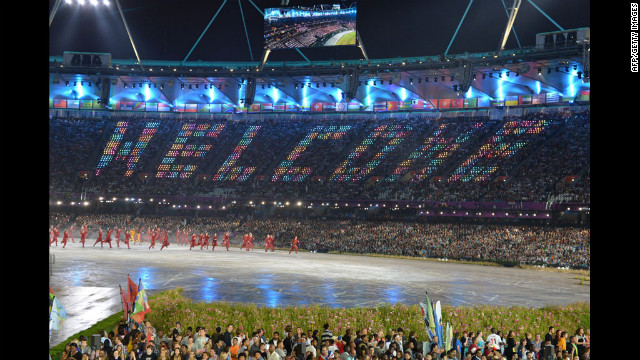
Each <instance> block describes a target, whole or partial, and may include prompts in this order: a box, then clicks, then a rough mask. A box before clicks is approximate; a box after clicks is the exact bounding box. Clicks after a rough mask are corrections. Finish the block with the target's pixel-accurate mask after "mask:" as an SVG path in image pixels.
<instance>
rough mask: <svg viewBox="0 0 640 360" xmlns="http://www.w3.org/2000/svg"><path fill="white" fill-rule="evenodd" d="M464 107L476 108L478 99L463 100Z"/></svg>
mask: <svg viewBox="0 0 640 360" xmlns="http://www.w3.org/2000/svg"><path fill="white" fill-rule="evenodd" d="M464 107H466V108H475V107H478V99H476V98H468V99H464Z"/></svg>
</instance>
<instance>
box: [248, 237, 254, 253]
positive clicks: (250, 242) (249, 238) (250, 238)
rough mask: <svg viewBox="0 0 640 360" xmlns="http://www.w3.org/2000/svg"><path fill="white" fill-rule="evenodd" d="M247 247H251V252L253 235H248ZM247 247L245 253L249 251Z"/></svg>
mask: <svg viewBox="0 0 640 360" xmlns="http://www.w3.org/2000/svg"><path fill="white" fill-rule="evenodd" d="M247 239H248V240H249V241H248V244H249V246H251V250H253V234H252V233H249V237H248V238H247ZM249 246H247V251H249Z"/></svg>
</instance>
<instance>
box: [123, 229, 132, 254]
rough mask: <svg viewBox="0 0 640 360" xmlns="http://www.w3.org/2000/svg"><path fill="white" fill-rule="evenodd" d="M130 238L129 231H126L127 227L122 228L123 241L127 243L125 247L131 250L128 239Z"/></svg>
mask: <svg viewBox="0 0 640 360" xmlns="http://www.w3.org/2000/svg"><path fill="white" fill-rule="evenodd" d="M130 238H131V232H129V231H127V228H126V227H125V228H124V243H125V244H127V248H128V249H129V250H131V247H129V239H130Z"/></svg>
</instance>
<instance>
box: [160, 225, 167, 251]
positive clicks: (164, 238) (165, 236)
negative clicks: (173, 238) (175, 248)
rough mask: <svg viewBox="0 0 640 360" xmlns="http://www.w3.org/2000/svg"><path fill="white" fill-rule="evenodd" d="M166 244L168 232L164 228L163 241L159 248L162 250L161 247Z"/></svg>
mask: <svg viewBox="0 0 640 360" xmlns="http://www.w3.org/2000/svg"><path fill="white" fill-rule="evenodd" d="M167 246H169V233H168V232H167V231H166V230H165V231H164V236H163V241H162V246H160V250H162V249H163V248H166V247H167Z"/></svg>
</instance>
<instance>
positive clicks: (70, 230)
mask: <svg viewBox="0 0 640 360" xmlns="http://www.w3.org/2000/svg"><path fill="white" fill-rule="evenodd" d="M74 226H76V223H73V224H72V225H71V227H70V228H69V238H70V239H71V242H72V243H74V244H75V243H76V242H75V241H73V228H74Z"/></svg>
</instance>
